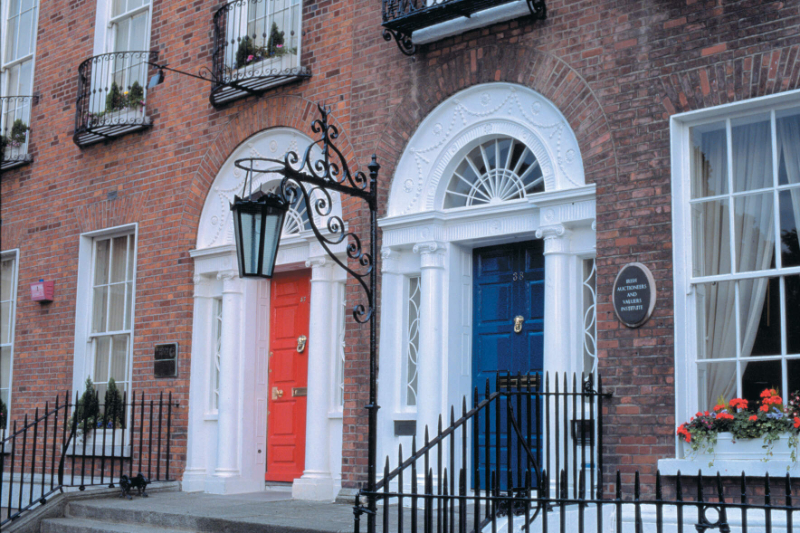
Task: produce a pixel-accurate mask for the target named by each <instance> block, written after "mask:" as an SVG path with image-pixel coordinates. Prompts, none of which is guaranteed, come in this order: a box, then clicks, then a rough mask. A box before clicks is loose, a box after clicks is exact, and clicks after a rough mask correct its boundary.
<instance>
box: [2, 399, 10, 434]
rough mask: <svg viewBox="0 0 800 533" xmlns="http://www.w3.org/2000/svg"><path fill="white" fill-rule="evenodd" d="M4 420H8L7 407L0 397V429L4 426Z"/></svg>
mask: <svg viewBox="0 0 800 533" xmlns="http://www.w3.org/2000/svg"><path fill="white" fill-rule="evenodd" d="M6 422H8V407H6V402H4V401H3V399H2V398H0V430H2V429H5V428H6Z"/></svg>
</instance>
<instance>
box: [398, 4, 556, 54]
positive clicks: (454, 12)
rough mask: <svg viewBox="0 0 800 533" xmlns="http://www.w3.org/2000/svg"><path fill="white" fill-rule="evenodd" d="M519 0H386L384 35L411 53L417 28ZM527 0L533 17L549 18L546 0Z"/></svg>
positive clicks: (404, 50)
mask: <svg viewBox="0 0 800 533" xmlns="http://www.w3.org/2000/svg"><path fill="white" fill-rule="evenodd" d="M517 1H520V0H383V27H384V28H385V30H384V32H383V38H384V39H386V40H387V41H390V40H391V39H393V38H394V40H395V41H397V45H398V47H399V48H400V51H401V52H403V53H404V54H406V55H412V54H414V53H415V52H416V47H415V46H414V44H413V42H412V39H411V38H412V34H413V33H414V32H415V31H417V30H421V29H423V28H429V27H431V26H434V25H436V24H441V23H442V22H447V21H450V20H455V19H458V18H462V17H467V18H469V17H470V16H472V15H473V14H475V13H477V12H479V11H483V10H485V9H489V8H492V7H497V6H500V5H503V4H510V3H512V2H517ZM525 2H526V3H527V6H528V10H529V11H530V13H531V15H532V16H533V17H534V18H536V19H540V20H544V19H546V18H547V6H546V5H545V0H525Z"/></svg>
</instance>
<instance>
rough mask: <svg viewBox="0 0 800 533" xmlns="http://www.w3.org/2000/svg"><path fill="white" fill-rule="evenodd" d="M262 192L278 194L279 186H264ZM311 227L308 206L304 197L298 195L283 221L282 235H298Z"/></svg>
mask: <svg viewBox="0 0 800 533" xmlns="http://www.w3.org/2000/svg"><path fill="white" fill-rule="evenodd" d="M261 190H262V191H264V192H267V193H268V192H272V193H274V192H276V191H277V190H278V184H270V185H268V186H262V187H261ZM310 229H311V226H310V225H309V222H308V207H307V206H306V203H305V201H304V200H303V196H302V195H300V194H298V195H296V196H295V198H294V200H293V201H292V203H291V205H290V206H289V210H288V211H287V212H286V217H285V218H284V219H283V231H281V235H283V236H286V235H298V234H299V233H300V232H303V231H306V230H310Z"/></svg>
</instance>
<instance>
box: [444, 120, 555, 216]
mask: <svg viewBox="0 0 800 533" xmlns="http://www.w3.org/2000/svg"><path fill="white" fill-rule="evenodd" d="M542 191H544V178H543V177H542V170H541V168H539V162H538V161H537V160H536V156H535V155H533V152H531V150H530V149H529V148H528V147H527V146H526V145H525V144H523V143H522V142H520V141H518V140H516V139H514V138H512V137H506V136H502V137H496V138H493V139H490V140H488V141H484V142H483V143H481V144H480V145H478V146H476V147H475V148H473V149H472V150H470V152H469V153H468V154H467V155H466V156H465V157H464V159H463V160H462V161H461V162H460V163H459V164H458V166H457V167H456V169H455V170H454V171H453V176H452V177H451V178H450V183H449V184H448V185H447V190H446V191H445V198H444V208H445V209H452V208H456V207H470V206H476V205H490V204H499V203H502V202H508V201H510V200H518V199H522V198H525V197H526V196H527V195H529V194H532V193H536V192H542Z"/></svg>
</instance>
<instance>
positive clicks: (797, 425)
mask: <svg viewBox="0 0 800 533" xmlns="http://www.w3.org/2000/svg"><path fill="white" fill-rule="evenodd" d="M794 429H800V418H798V417H794Z"/></svg>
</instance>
